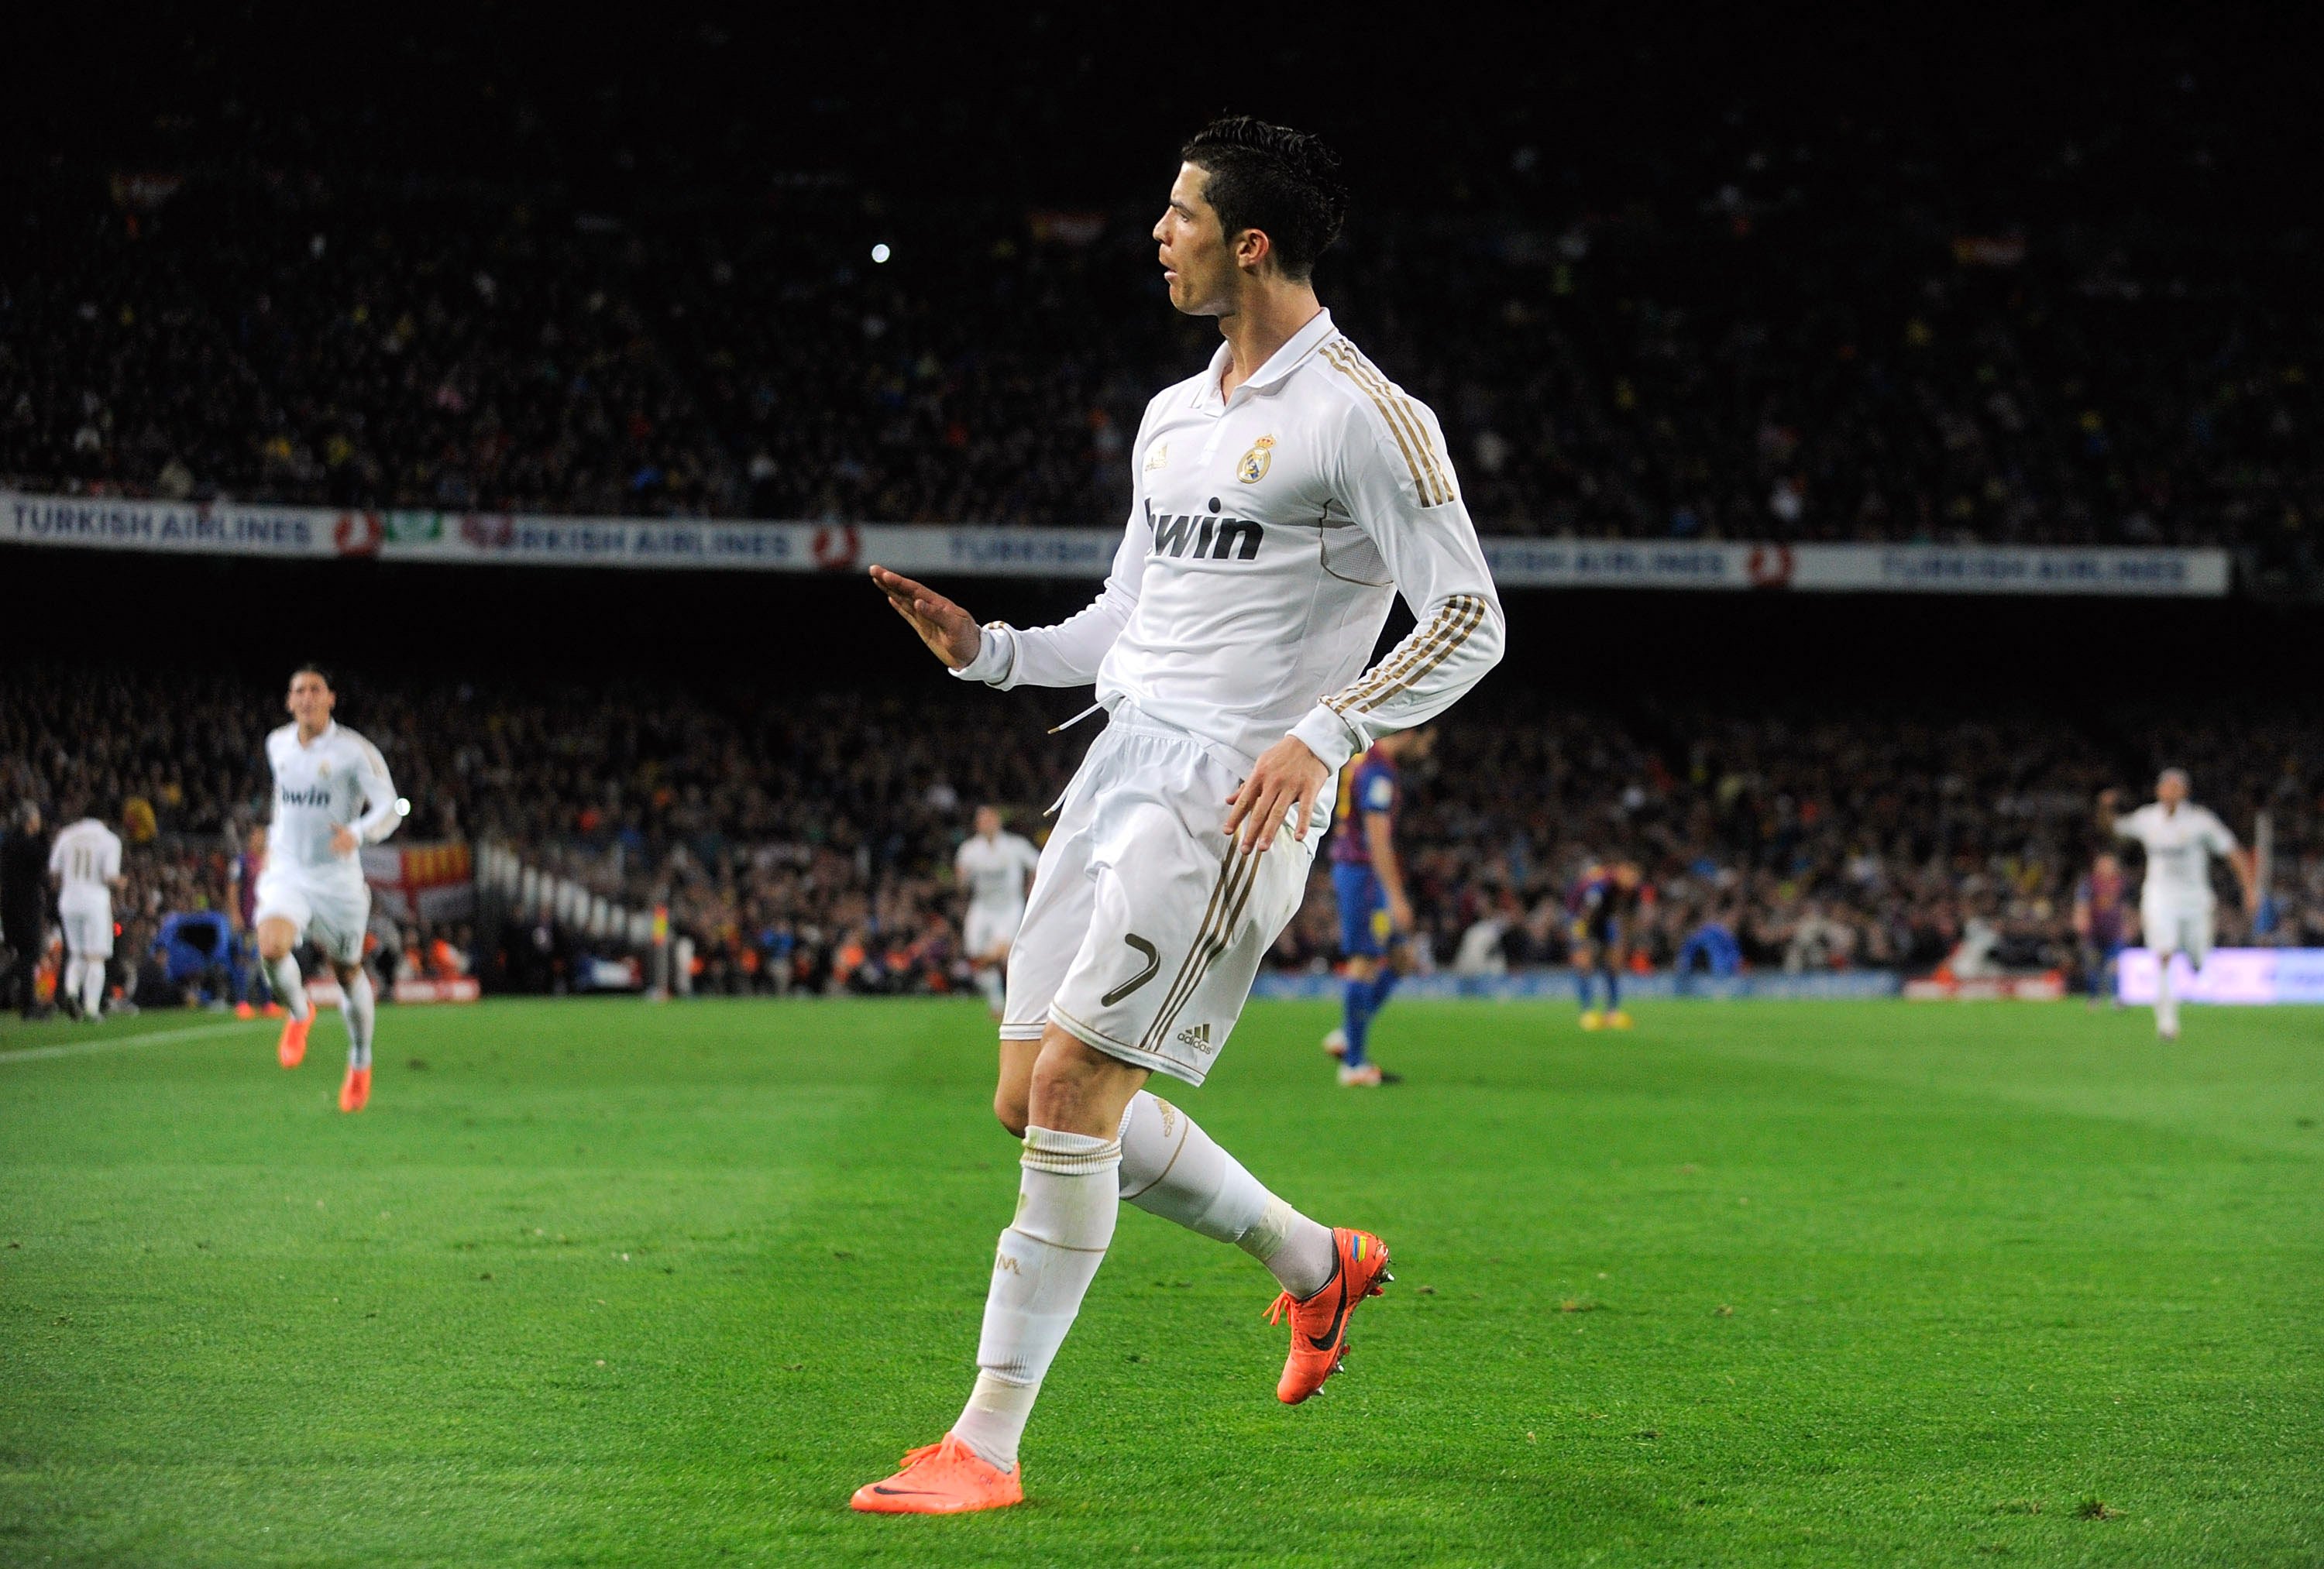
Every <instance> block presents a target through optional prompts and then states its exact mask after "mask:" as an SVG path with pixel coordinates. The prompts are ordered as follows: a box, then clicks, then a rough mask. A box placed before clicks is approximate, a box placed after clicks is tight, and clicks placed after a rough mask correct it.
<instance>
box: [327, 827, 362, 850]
mask: <svg viewBox="0 0 2324 1569" xmlns="http://www.w3.org/2000/svg"><path fill="white" fill-rule="evenodd" d="M361 842H362V841H361V840H358V839H356V838H355V830H353V829H351V828H349V827H348V826H347V825H346V823H344V822H335V823H333V824H332V825H331V853H332V854H333V855H335V856H351V855H353V854H355V847H356V846H357V845H359V844H360V843H361Z"/></svg>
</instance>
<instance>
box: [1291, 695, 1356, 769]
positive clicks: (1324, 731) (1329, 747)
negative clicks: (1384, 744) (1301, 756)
mask: <svg viewBox="0 0 2324 1569" xmlns="http://www.w3.org/2000/svg"><path fill="white" fill-rule="evenodd" d="M1291 733H1292V734H1293V735H1294V736H1296V737H1297V738H1298V739H1300V740H1301V741H1303V742H1305V745H1306V748H1307V749H1308V750H1309V751H1311V752H1313V753H1314V754H1315V756H1316V757H1320V758H1322V759H1323V766H1325V767H1326V768H1329V769H1330V770H1331V771H1332V772H1333V773H1334V774H1336V773H1338V772H1339V771H1340V770H1341V769H1342V768H1344V767H1346V766H1348V759H1349V758H1350V757H1354V756H1355V755H1356V748H1357V746H1358V744H1359V743H1360V742H1361V741H1362V740H1363V739H1364V738H1363V737H1361V736H1360V735H1358V734H1356V732H1355V731H1354V730H1352V729H1350V728H1349V726H1348V721H1347V720H1344V719H1342V718H1341V717H1340V716H1339V715H1338V714H1337V713H1334V712H1333V711H1332V710H1331V709H1330V708H1328V707H1326V706H1325V705H1324V704H1323V703H1320V702H1319V703H1317V704H1316V705H1315V706H1314V708H1311V709H1309V710H1308V711H1307V714H1306V717H1305V719H1302V720H1300V721H1299V722H1298V723H1297V724H1296V725H1293V726H1292V727H1291Z"/></svg>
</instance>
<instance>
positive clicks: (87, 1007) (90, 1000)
mask: <svg viewBox="0 0 2324 1569" xmlns="http://www.w3.org/2000/svg"><path fill="white" fill-rule="evenodd" d="M81 966H82V968H81V972H80V1011H81V1012H82V1013H83V1014H86V1015H87V1016H88V1017H89V1018H92V1019H94V1018H96V1017H97V1013H98V1010H100V1009H101V1008H103V1007H104V1006H105V960H103V959H83V960H81Z"/></svg>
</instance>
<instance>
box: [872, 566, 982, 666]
mask: <svg viewBox="0 0 2324 1569" xmlns="http://www.w3.org/2000/svg"><path fill="white" fill-rule="evenodd" d="M871 584H872V586H873V587H874V588H877V589H878V590H879V591H880V592H881V593H883V594H886V595H887V596H888V607H889V609H890V610H894V611H895V612H896V613H897V614H898V615H899V616H901V617H903V618H904V621H905V624H906V625H908V626H909V627H910V628H911V629H912V630H913V631H915V632H918V634H919V635H920V641H921V642H923V643H926V644H927V646H928V652H929V653H931V654H933V655H935V656H936V657H937V658H939V659H941V660H943V661H944V664H945V669H947V670H960V669H964V668H965V667H966V666H967V665H969V664H971V663H972V662H973V660H974V659H975V658H976V650H977V648H978V647H979V646H980V645H981V644H982V642H983V640H984V634H983V633H982V631H981V630H979V629H978V627H977V625H976V618H975V617H974V616H972V615H970V614H969V613H968V612H967V611H966V610H962V609H961V608H960V607H959V606H958V605H956V604H954V603H953V602H952V601H950V600H948V599H946V598H945V597H944V595H942V594H940V593H938V592H936V590H934V589H932V588H929V587H928V586H927V585H926V584H925V583H914V582H913V581H912V580H911V579H910V578H908V577H906V576H905V575H904V574H903V573H899V572H890V571H889V570H888V569H887V568H886V567H884V566H874V567H872V569H871Z"/></svg>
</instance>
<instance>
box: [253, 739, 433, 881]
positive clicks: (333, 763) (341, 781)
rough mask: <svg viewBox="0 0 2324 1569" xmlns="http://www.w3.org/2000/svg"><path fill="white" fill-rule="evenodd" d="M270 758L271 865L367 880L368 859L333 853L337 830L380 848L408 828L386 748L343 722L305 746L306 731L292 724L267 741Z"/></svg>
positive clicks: (268, 846) (268, 833)
mask: <svg viewBox="0 0 2324 1569" xmlns="http://www.w3.org/2000/svg"><path fill="white" fill-rule="evenodd" d="M266 761H267V764H268V766H271V767H272V769H273V770H274V819H273V821H272V824H271V825H270V826H269V827H268V828H267V830H266V863H267V865H268V866H269V867H300V868H301V869H303V870H305V871H308V872H309V873H318V874H331V875H336V876H341V877H345V878H348V879H351V880H354V881H356V882H360V881H362V880H363V865H362V860H361V858H360V857H357V856H343V855H338V854H336V853H334V852H333V850H332V849H331V830H332V829H334V828H337V827H339V826H341V825H345V826H346V828H348V829H349V830H353V832H354V833H355V837H356V838H357V839H358V840H362V841H363V842H364V844H377V843H378V842H379V841H380V840H383V839H385V838H386V837H387V836H388V835H389V834H391V833H393V832H394V831H395V830H396V829H397V828H398V827H400V826H401V823H402V821H403V818H402V814H401V813H400V812H397V810H396V807H395V784H394V782H393V781H392V780H391V779H390V778H389V777H388V776H387V759H386V758H384V757H381V756H380V755H379V748H377V747H374V746H373V745H372V744H371V743H370V742H369V741H367V740H365V739H364V738H363V737H362V736H360V735H357V734H356V733H355V731H353V730H351V729H347V727H346V726H345V725H343V724H339V723H337V722H334V723H332V724H329V725H327V726H326V727H325V728H324V729H323V733H322V734H321V735H318V736H317V737H316V738H315V739H313V740H312V741H309V743H308V744H307V745H305V746H303V747H302V746H300V744H299V727H298V726H297V725H296V724H287V725H284V726H283V727H282V728H281V729H278V730H276V731H274V732H273V733H272V735H269V736H268V737H267V738H266Z"/></svg>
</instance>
